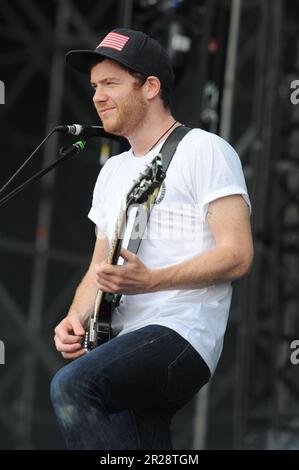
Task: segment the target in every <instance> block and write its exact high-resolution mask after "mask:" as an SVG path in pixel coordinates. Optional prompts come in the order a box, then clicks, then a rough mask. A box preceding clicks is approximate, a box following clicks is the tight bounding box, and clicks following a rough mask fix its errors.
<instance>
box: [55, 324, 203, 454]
mask: <svg viewBox="0 0 299 470" xmlns="http://www.w3.org/2000/svg"><path fill="white" fill-rule="evenodd" d="M209 378H210V371H209V368H208V367H207V365H206V363H205V362H204V361H203V359H202V358H201V356H200V355H199V354H198V353H197V352H196V350H195V349H194V348H193V347H192V346H191V345H190V344H189V343H188V342H187V341H186V340H185V339H184V338H182V337H181V336H180V335H179V334H178V333H176V332H175V331H173V330H171V329H169V328H166V327H164V326H159V325H150V326H146V327H144V328H140V329H139V330H136V331H134V332H131V333H127V334H124V335H122V336H119V337H115V338H113V339H112V340H110V341H109V342H108V343H104V344H102V345H101V346H99V347H97V348H95V349H94V350H92V351H91V352H89V353H88V354H86V355H85V356H82V357H80V358H79V359H76V360H74V361H73V362H70V363H68V364H67V365H66V366H65V367H63V368H62V369H61V370H59V371H58V373H57V374H56V375H55V377H54V378H53V380H52V383H51V399H52V403H53V407H54V410H55V413H56V416H57V418H58V422H59V424H60V427H61V429H62V432H63V435H64V438H65V441H66V446H67V448H68V449H89V450H91V449H96V450H98V449H101V450H124V449H128V450H135V449H147V450H151V449H152V450H159V449H172V443H171V433H170V424H171V419H172V417H173V415H174V413H175V412H176V411H177V410H178V409H179V408H181V407H182V406H184V405H185V404H186V403H187V402H188V401H189V400H190V399H191V398H192V397H193V395H194V394H195V393H196V392H197V391H198V390H199V389H200V388H201V387H202V386H203V385H204V384H205V383H206V382H207V381H208V380H209Z"/></svg>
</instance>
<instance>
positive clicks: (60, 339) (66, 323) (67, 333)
mask: <svg viewBox="0 0 299 470" xmlns="http://www.w3.org/2000/svg"><path fill="white" fill-rule="evenodd" d="M84 334H85V330H84V327H83V325H82V321H81V319H80V317H79V316H78V315H70V316H68V317H65V318H64V319H63V320H62V321H61V322H60V323H59V325H57V326H56V328H55V336H54V341H55V345H56V349H57V351H59V352H61V354H62V356H63V357H64V358H65V359H76V358H77V357H80V356H83V354H86V351H85V350H84V349H83V348H82V339H83V338H84Z"/></svg>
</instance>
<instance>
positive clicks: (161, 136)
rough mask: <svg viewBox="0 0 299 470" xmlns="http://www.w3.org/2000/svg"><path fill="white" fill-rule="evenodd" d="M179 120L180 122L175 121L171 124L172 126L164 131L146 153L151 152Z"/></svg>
mask: <svg viewBox="0 0 299 470" xmlns="http://www.w3.org/2000/svg"><path fill="white" fill-rule="evenodd" d="M177 122H178V121H174V123H173V124H171V126H170V127H169V128H168V129H167V130H166V131H165V132H163V134H162V135H160V137H159V139H158V140H157V141H156V142H155V143H154V145H152V146H151V148H150V149H149V150H148V151H147V152H146V153H149V152H150V151H151V150H153V148H154V147H156V145H157V144H158V143H159V142H160V140H161V139H162V138H163V137H164V135H166V134H167V132H169V131H170V129H172V128H173V126H174V125H175V124H176V123H177Z"/></svg>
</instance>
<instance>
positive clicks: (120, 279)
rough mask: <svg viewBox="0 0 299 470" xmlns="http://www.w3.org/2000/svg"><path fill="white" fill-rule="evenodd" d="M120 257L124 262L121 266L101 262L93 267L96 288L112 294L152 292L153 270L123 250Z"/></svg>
mask: <svg viewBox="0 0 299 470" xmlns="http://www.w3.org/2000/svg"><path fill="white" fill-rule="evenodd" d="M120 256H121V257H122V258H123V259H124V260H125V263H124V264H123V265H112V264H107V263H105V262H103V263H101V264H97V265H96V266H95V271H96V279H95V282H96V285H97V287H98V288H99V289H100V290H102V291H103V292H111V293H112V294H141V293H146V292H153V290H152V289H153V281H152V279H153V270H152V269H149V268H147V267H146V266H145V264H143V263H142V261H140V259H139V258H138V256H137V255H135V254H133V253H131V252H130V251H128V250H126V249H125V248H122V249H121V252H120Z"/></svg>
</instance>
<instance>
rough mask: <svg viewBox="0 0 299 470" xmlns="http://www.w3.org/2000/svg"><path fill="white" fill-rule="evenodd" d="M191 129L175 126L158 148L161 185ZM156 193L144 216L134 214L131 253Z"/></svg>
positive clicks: (118, 296) (115, 299) (117, 299)
mask: <svg viewBox="0 0 299 470" xmlns="http://www.w3.org/2000/svg"><path fill="white" fill-rule="evenodd" d="M190 130H191V129H190V128H189V127H186V126H183V125H181V126H179V127H176V128H175V129H174V130H173V131H172V133H171V134H170V135H169V136H168V137H167V139H166V141H165V142H164V144H163V145H162V148H161V150H160V154H161V156H162V167H163V172H164V178H163V180H162V181H161V185H162V183H163V181H164V179H165V177H166V172H167V169H168V167H169V165H170V162H171V160H172V157H173V155H174V154H175V151H176V149H177V146H178V144H179V142H180V141H181V140H182V138H183V137H184V136H185V135H186V134H187V133H188V132H189V131H190ZM161 185H160V187H161ZM157 195H158V192H157ZM157 195H156V197H155V198H154V199H151V203H150V204H144V205H142V206H141V207H142V209H143V210H145V211H146V217H140V210H139V209H138V210H137V212H136V215H135V220H134V223H133V228H132V231H131V236H130V241H129V243H128V246H127V250H128V251H131V253H134V254H136V253H137V251H138V249H139V246H140V243H141V240H142V238H143V235H144V232H145V229H146V226H147V223H148V220H149V217H150V212H151V210H152V208H153V206H154V204H155V200H156V198H157ZM121 296H122V294H115V295H114V296H113V301H112V303H113V307H114V308H115V307H117V306H118V305H119V302H120V299H121Z"/></svg>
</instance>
